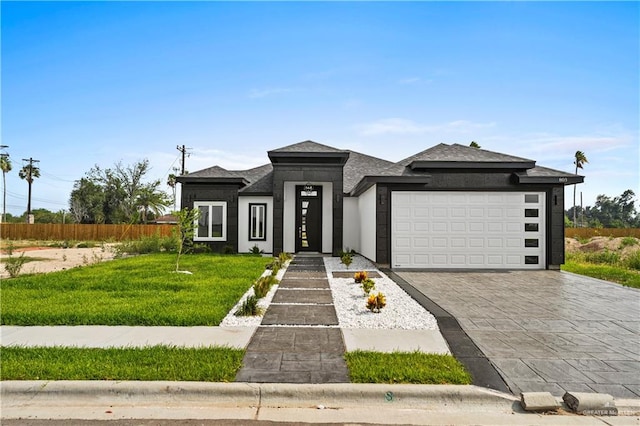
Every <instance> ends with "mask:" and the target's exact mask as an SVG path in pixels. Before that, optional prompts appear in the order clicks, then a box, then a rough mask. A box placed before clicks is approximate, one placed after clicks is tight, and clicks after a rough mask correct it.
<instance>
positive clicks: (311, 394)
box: [0, 381, 518, 411]
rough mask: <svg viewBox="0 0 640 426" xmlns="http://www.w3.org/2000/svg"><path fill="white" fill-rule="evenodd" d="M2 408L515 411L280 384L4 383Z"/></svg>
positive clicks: (475, 402)
mask: <svg viewBox="0 0 640 426" xmlns="http://www.w3.org/2000/svg"><path fill="white" fill-rule="evenodd" d="M0 396H1V397H2V401H3V405H5V406H18V405H22V404H24V403H26V402H28V403H29V404H39V403H43V404H46V403H47V402H49V401H58V402H59V401H60V400H61V399H63V400H64V399H76V400H85V401H86V400H94V401H100V400H101V401H109V402H110V403H124V402H128V403H132V402H136V403H141V402H160V401H165V402H181V403H185V402H189V403H193V402H203V403H206V405H208V406H219V407H273V408H275V407H278V408H309V407H317V406H323V407H327V408H348V407H362V406H363V405H365V406H366V405H369V406H376V405H382V404H384V405H386V406H388V407H391V406H393V407H395V408H417V407H419V408H421V409H429V408H430V407H433V408H436V407H437V409H438V410H443V409H446V408H447V407H450V408H451V409H455V410H456V411H459V410H461V409H464V407H468V408H473V409H475V410H484V409H490V410H496V409H497V410H509V411H510V410H512V409H513V407H514V403H517V402H518V399H517V398H515V397H514V396H512V395H507V394H504V393H501V392H497V391H493V390H490V389H485V388H481V387H477V386H473V385H471V386H466V385H385V384H350V383H337V384H303V385H298V384H286V383H285V384H281V383H266V384H258V383H204V382H162V381H159V382H134V381H126V382H114V381H5V382H0Z"/></svg>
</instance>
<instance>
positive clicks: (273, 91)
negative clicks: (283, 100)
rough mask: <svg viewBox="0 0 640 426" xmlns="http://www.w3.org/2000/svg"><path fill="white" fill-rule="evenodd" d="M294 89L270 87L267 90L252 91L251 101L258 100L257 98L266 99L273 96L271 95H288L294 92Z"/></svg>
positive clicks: (250, 94)
mask: <svg viewBox="0 0 640 426" xmlns="http://www.w3.org/2000/svg"><path fill="white" fill-rule="evenodd" d="M292 91H293V89H287V88H282V87H273V88H271V87H269V88H266V89H252V90H251V91H250V92H249V95H248V96H249V98H251V99H257V98H265V97H267V96H271V95H278V94H280V93H288V92H292Z"/></svg>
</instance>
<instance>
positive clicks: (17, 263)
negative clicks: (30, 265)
mask: <svg viewBox="0 0 640 426" xmlns="http://www.w3.org/2000/svg"><path fill="white" fill-rule="evenodd" d="M4 262H5V263H4V269H5V271H7V272H8V273H9V276H10V277H11V278H15V277H17V276H18V275H19V274H20V271H21V270H22V267H23V266H24V264H25V263H26V262H27V259H25V257H24V252H22V253H21V254H20V256H18V257H13V256H9V257H7V258H6V259H5V260H4Z"/></svg>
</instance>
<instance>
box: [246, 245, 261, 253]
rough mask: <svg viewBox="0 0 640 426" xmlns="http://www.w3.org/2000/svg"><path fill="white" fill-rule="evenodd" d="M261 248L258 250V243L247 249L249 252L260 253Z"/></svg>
mask: <svg viewBox="0 0 640 426" xmlns="http://www.w3.org/2000/svg"><path fill="white" fill-rule="evenodd" d="M262 252H263V250H260V247H258V245H257V244H256V245H254V246H253V247H251V250H249V253H251V254H260V253H262Z"/></svg>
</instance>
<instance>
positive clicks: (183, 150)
mask: <svg viewBox="0 0 640 426" xmlns="http://www.w3.org/2000/svg"><path fill="white" fill-rule="evenodd" d="M176 149H177V150H178V151H180V152H181V153H182V173H180V175H184V157H185V155H187V151H189V150H191V149H192V148H187V147H185V146H184V145H182V146H180V145H178V146H176ZM188 155H189V156H191V154H188Z"/></svg>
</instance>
